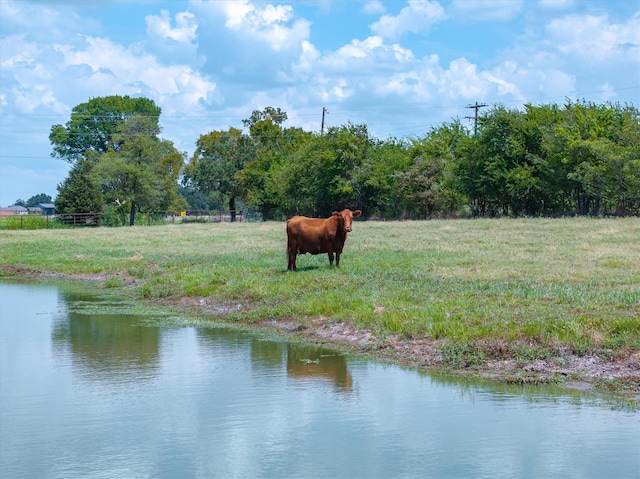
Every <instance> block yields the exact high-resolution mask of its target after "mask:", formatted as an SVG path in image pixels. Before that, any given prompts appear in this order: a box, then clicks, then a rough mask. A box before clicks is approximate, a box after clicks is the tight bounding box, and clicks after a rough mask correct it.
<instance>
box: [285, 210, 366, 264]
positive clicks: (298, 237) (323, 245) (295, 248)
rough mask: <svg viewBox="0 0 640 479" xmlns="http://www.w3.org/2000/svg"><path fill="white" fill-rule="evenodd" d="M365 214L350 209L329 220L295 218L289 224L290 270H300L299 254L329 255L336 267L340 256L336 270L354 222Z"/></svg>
mask: <svg viewBox="0 0 640 479" xmlns="http://www.w3.org/2000/svg"><path fill="white" fill-rule="evenodd" d="M361 214H362V211H360V210H356V211H351V210H349V209H345V210H342V211H340V212H337V211H334V212H333V214H332V215H331V216H330V217H329V218H326V219H324V218H307V217H306V216H294V217H293V218H290V219H289V221H287V255H288V256H289V264H288V265H287V269H289V270H295V269H296V256H297V255H299V254H305V253H310V254H320V253H327V254H328V255H329V264H330V265H332V264H333V254H334V253H335V255H336V266H340V253H342V248H343V247H344V242H345V241H346V239H347V233H349V232H350V231H351V224H352V222H353V218H357V217H358V216H360V215H361Z"/></svg>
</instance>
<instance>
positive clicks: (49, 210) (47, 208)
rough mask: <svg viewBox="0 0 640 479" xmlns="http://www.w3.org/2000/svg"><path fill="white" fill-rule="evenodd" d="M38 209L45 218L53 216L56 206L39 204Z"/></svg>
mask: <svg viewBox="0 0 640 479" xmlns="http://www.w3.org/2000/svg"><path fill="white" fill-rule="evenodd" d="M38 208H40V209H41V210H42V214H43V215H45V216H53V215H55V214H56V205H54V204H53V203H40V204H39V205H38Z"/></svg>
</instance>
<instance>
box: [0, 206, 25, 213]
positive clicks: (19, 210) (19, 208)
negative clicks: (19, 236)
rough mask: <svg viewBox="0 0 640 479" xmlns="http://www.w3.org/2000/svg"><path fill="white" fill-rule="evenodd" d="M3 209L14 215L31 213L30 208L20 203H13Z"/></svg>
mask: <svg viewBox="0 0 640 479" xmlns="http://www.w3.org/2000/svg"><path fill="white" fill-rule="evenodd" d="M2 209H3V210H5V211H10V212H11V214H12V215H28V214H29V210H28V209H27V208H25V207H24V206H20V205H11V206H8V207H6V208H2Z"/></svg>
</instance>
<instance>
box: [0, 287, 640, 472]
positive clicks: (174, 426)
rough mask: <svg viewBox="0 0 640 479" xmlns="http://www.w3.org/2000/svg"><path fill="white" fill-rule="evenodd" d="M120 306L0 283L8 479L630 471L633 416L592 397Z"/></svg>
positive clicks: (0, 372) (1, 437)
mask: <svg viewBox="0 0 640 479" xmlns="http://www.w3.org/2000/svg"><path fill="white" fill-rule="evenodd" d="M112 304H113V303H112V302H110V301H105V300H104V299H102V298H97V297H95V296H93V295H89V296H86V295H84V294H83V293H81V292H75V291H73V290H72V291H68V290H64V289H60V288H56V287H54V286H48V287H24V286H22V285H15V284H10V285H7V284H2V282H1V281H0V475H1V476H2V477H37V478H43V479H49V478H52V479H58V478H65V479H66V478H70V477H101V478H121V477H158V478H164V477H166V478H175V477H194V478H200V477H202V478H208V477H225V478H226V477H252V478H253V477H261V478H263V477H264V478H269V477H277V478H281V477H314V478H323V477H330V478H336V477H350V478H351V477H353V478H357V477H366V478H372V477H384V478H386V477H421V478H428V477H433V478H447V477H455V478H459V477H469V478H473V477H487V478H489V477H491V478H513V477H521V478H527V477H531V478H537V477H563V478H601V477H620V478H626V477H636V476H637V471H638V470H640V458H639V456H638V454H637V453H638V450H640V435H639V434H638V431H640V421H639V419H640V415H639V414H637V413H634V412H630V411H624V410H622V411H621V410H612V409H611V408H610V407H609V406H610V404H608V403H607V402H606V401H602V400H599V399H597V396H589V395H586V394H583V393H580V392H575V393H567V392H566V391H560V390H557V391H556V390H553V389H552V388H532V387H525V386H505V385H495V384H489V383H480V382H477V381H470V380H460V379H452V378H446V377H438V376H435V377H434V376H430V375H427V374H419V373H417V372H416V371H411V370H407V369H402V368H397V367H394V366H391V365H386V364H380V363H376V362H371V361H365V360H361V359H355V358H351V357H346V356H343V355H340V354H336V353H335V352H333V351H327V350H323V349H316V348H313V347H309V346H300V345H295V344H287V343H285V342H279V341H272V340H266V339H264V338H261V337H259V336H256V335H251V334H248V333H245V332H242V331H238V330H233V329H215V328H211V329H209V328H201V327H189V326H185V327H166V326H159V325H157V324H156V325H151V326H150V325H149V318H146V319H145V318H140V317H136V316H131V315H123V314H117V313H116V314H109V311H112V312H115V311H116V310H117V309H118V308H112V307H111V306H112ZM354 391H356V392H357V394H354V393H353V392H354ZM591 398H594V399H593V400H592V399H591Z"/></svg>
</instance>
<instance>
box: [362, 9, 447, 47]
mask: <svg viewBox="0 0 640 479" xmlns="http://www.w3.org/2000/svg"><path fill="white" fill-rule="evenodd" d="M444 18H445V14H444V8H442V6H441V5H440V4H439V3H437V2H431V1H428V0H409V5H408V6H406V7H404V8H403V9H402V10H400V13H398V15H395V16H394V15H383V16H382V17H380V19H379V20H378V21H377V22H375V23H372V24H371V25H370V28H371V30H373V31H374V32H375V33H376V34H377V35H380V36H382V37H384V38H387V39H391V40H397V39H399V38H400V37H401V36H402V35H403V34H404V33H422V32H425V31H427V30H429V28H431V26H432V25H434V24H436V23H438V22H439V21H442V20H443V19H444Z"/></svg>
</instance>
